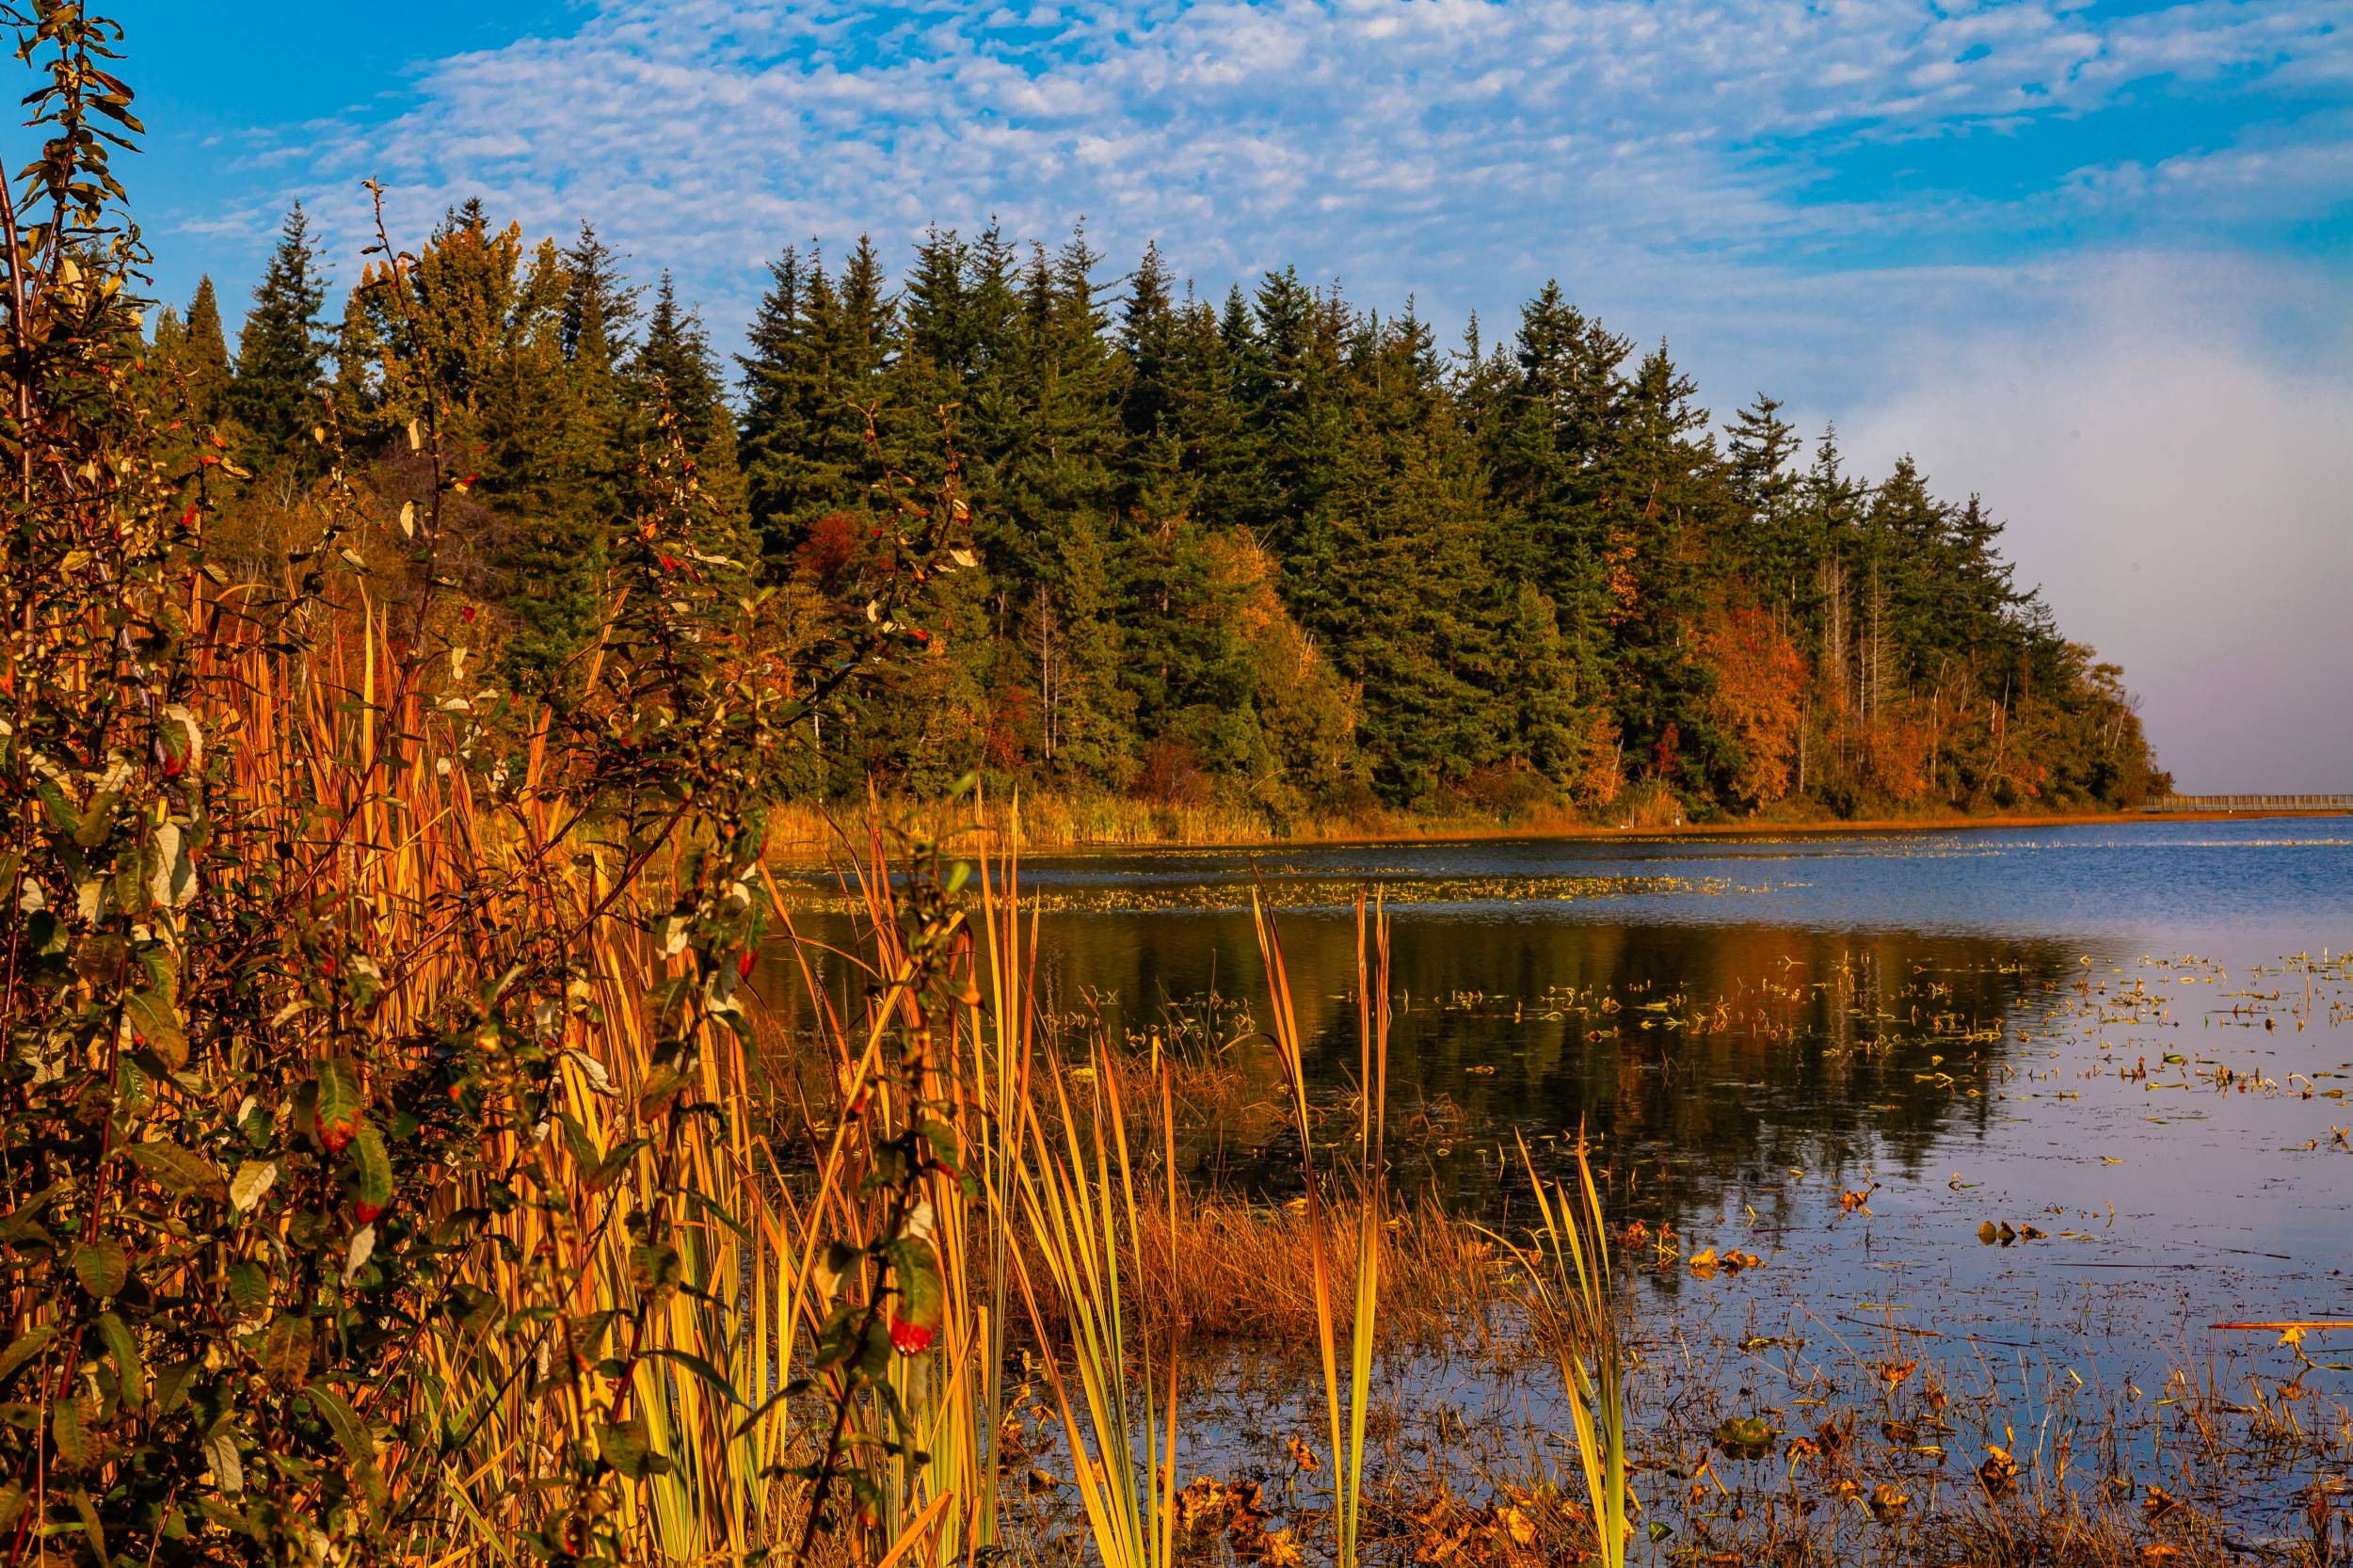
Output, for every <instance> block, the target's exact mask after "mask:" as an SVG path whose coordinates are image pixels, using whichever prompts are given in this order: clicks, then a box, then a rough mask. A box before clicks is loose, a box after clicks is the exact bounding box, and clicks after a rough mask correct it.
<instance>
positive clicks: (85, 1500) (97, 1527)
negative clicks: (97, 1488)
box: [73, 1486, 109, 1562]
mask: <svg viewBox="0 0 2353 1568" xmlns="http://www.w3.org/2000/svg"><path fill="white" fill-rule="evenodd" d="M73 1512H75V1513H77V1514H79V1515H80V1516H81V1520H82V1529H83V1531H84V1532H85V1533H86V1534H88V1536H89V1544H90V1551H91V1553H92V1554H93V1555H94V1556H95V1557H96V1558H97V1559H98V1560H99V1561H101V1562H105V1561H108V1560H109V1559H108V1558H107V1556H106V1527H105V1526H104V1525H103V1524H101V1523H100V1522H99V1519H98V1505H97V1504H96V1503H94V1502H92V1501H90V1495H89V1494H88V1492H86V1491H84V1490H82V1489H81V1488H80V1487H78V1486H77V1487H75V1488H74V1489H73Z"/></svg>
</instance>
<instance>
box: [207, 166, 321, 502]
mask: <svg viewBox="0 0 2353 1568" xmlns="http://www.w3.org/2000/svg"><path fill="white" fill-rule="evenodd" d="M326 302H327V280H326V278H325V277H324V276H323V275H322V273H321V272H320V270H319V251H318V248H317V247H316V246H315V245H313V244H312V241H311V220H310V216H309V215H307V214H306V213H304V212H303V210H302V204H301V203H300V202H299V201H297V202H296V203H295V206H294V210H293V211H292V212H290V213H288V214H287V215H286V222H285V226H284V227H283V228H282V229H281V230H280V233H279V241H278V248H277V250H276V251H275V252H273V253H272V255H271V256H270V262H269V268H268V270H267V271H266V272H264V274H263V276H262V281H261V285H260V286H259V287H258V288H256V289H255V290H254V291H253V308H252V309H251V310H250V311H248V312H247V313H246V318H245V328H244V330H243V331H242V332H240V333H239V334H238V336H237V367H236V376H235V379H234V380H233V381H232V383H231V385H230V396H229V405H230V408H231V411H232V412H233V413H234V414H235V415H236V418H237V420H238V422H239V423H241V424H244V426H245V427H246V430H247V432H248V435H249V437H250V438H251V440H252V442H253V449H254V456H255V458H256V459H257V460H258V461H261V462H265V463H272V464H278V463H291V464H293V465H295V466H296V467H297V468H308V467H309V466H311V462H312V456H311V455H312V453H313V452H314V451H315V443H313V442H312V440H311V429H312V425H314V424H317V423H318V415H319V401H318V394H319V391H320V389H321V387H322V385H323V384H324V382H325V379H326V365H327V340H326V336H325V327H324V323H322V322H321V320H320V319H319V312H320V311H321V309H322V308H324V306H325V305H326Z"/></svg>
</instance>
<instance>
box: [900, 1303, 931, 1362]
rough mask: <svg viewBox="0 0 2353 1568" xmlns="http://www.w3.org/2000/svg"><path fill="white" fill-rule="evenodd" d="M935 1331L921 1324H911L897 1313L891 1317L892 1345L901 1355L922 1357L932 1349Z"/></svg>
mask: <svg viewBox="0 0 2353 1568" xmlns="http://www.w3.org/2000/svg"><path fill="white" fill-rule="evenodd" d="M932 1333H933V1331H932V1330H930V1329H927V1328H925V1327H924V1326H923V1325H922V1324H920V1323H910V1322H908V1321H907V1320H905V1319H904V1318H902V1317H900V1316H899V1315H898V1314H897V1313H895V1312H894V1313H892V1314H891V1315H890V1343H891V1344H892V1345H893V1346H894V1347H896V1348H897V1350H898V1352H899V1353H900V1354H901V1355H920V1354H921V1353H922V1352H925V1351H928V1350H930V1349H931V1348H932Z"/></svg>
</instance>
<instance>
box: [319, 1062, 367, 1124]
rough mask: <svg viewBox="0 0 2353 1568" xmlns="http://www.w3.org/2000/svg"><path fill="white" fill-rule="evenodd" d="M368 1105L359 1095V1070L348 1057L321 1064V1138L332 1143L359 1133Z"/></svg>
mask: <svg viewBox="0 0 2353 1568" xmlns="http://www.w3.org/2000/svg"><path fill="white" fill-rule="evenodd" d="M366 1105H367V1102H366V1100H365V1099H364V1098H363V1097H362V1096H360V1069H359V1068H358V1067H356V1066H354V1065H353V1064H352V1061H351V1059H350V1058H349V1057H347V1056H338V1057H334V1058H332V1059H330V1060H328V1061H326V1062H322V1063H320V1064H319V1086H318V1119H319V1136H320V1137H321V1138H322V1139H326V1140H329V1141H332V1140H334V1139H336V1138H342V1137H348V1136H350V1135H351V1134H353V1133H355V1132H357V1131H358V1130H359V1128H360V1112H361V1111H362V1110H364V1109H366ZM338 1146H340V1145H338Z"/></svg>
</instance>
